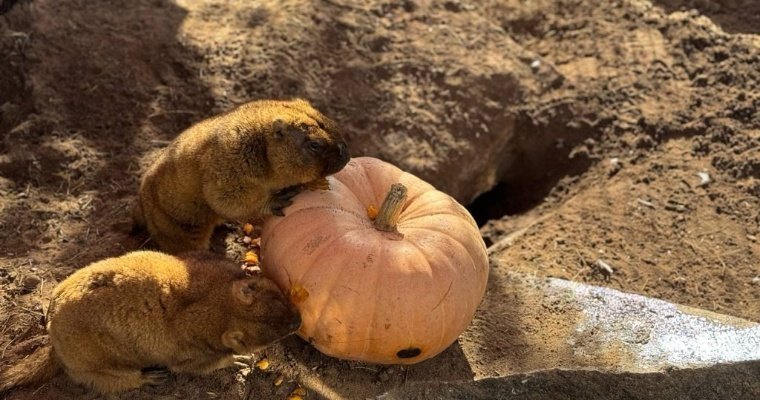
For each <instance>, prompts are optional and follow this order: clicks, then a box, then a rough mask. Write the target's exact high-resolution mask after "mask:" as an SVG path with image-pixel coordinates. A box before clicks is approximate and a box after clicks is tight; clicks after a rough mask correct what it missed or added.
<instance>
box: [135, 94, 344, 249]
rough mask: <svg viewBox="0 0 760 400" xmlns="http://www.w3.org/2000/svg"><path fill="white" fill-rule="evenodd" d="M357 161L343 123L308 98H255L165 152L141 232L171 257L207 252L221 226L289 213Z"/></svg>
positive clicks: (142, 211) (147, 183)
mask: <svg viewBox="0 0 760 400" xmlns="http://www.w3.org/2000/svg"><path fill="white" fill-rule="evenodd" d="M349 158H350V156H349V152H348V147H347V145H346V142H345V141H344V140H343V138H342V135H341V133H340V131H339V129H338V127H337V125H336V124H335V123H334V122H333V121H331V120H330V119H328V118H327V117H325V116H324V115H322V114H321V113H320V112H319V111H317V110H316V109H314V108H313V107H312V106H311V105H310V104H309V103H308V102H306V101H305V100H302V99H296V100H291V101H274V100H260V101H253V102H250V103H247V104H244V105H242V106H240V107H238V108H236V109H234V110H232V111H230V112H228V113H226V114H222V115H219V116H216V117H213V118H210V119H207V120H204V121H201V122H200V123H198V124H196V125H194V126H192V127H190V128H189V129H187V130H186V131H184V132H182V133H181V134H180V135H179V136H178V137H177V138H176V139H175V140H174V141H173V142H172V143H171V144H170V145H169V146H168V147H167V148H166V149H164V151H163V153H162V154H161V155H160V156H159V158H158V160H157V161H156V162H155V163H154V164H153V165H152V166H151V167H150V168H149V169H148V171H147V172H146V173H145V175H144V176H143V178H142V183H141V185H140V193H139V199H138V205H137V207H136V208H135V213H134V214H135V215H134V217H135V223H136V227H142V226H145V227H147V229H148V232H149V233H150V234H151V237H152V239H153V240H154V241H155V242H156V244H157V245H158V247H159V248H160V249H161V250H163V251H165V252H168V253H172V254H178V253H181V252H183V251H188V250H205V249H207V248H208V246H209V240H210V238H211V235H212V233H213V229H214V227H215V226H216V225H218V224H220V223H221V222H223V221H224V220H237V221H245V220H250V219H253V218H258V217H263V216H266V215H270V214H274V215H284V214H283V209H284V208H285V207H287V206H289V205H290V204H291V203H292V200H291V199H292V197H293V196H295V195H296V194H297V193H298V192H299V191H300V190H302V189H303V188H304V187H310V188H315V187H323V186H324V185H325V184H326V180H325V179H324V178H325V177H326V176H327V175H330V174H333V173H335V172H338V171H340V170H341V169H342V168H343V167H344V166H345V165H346V163H347V162H348V160H349ZM305 184H307V185H305Z"/></svg>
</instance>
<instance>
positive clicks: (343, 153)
mask: <svg viewBox="0 0 760 400" xmlns="http://www.w3.org/2000/svg"><path fill="white" fill-rule="evenodd" d="M338 155H339V156H340V159H341V160H348V159H349V158H350V157H349V156H348V146H346V143H344V142H341V143H338Z"/></svg>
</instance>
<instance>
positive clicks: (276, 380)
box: [274, 375, 285, 386]
mask: <svg viewBox="0 0 760 400" xmlns="http://www.w3.org/2000/svg"><path fill="white" fill-rule="evenodd" d="M284 381H285V377H284V376H282V375H280V376H278V377H277V378H276V379H275V380H274V385H275V386H280V385H282V382H284Z"/></svg>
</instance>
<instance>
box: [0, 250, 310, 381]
mask: <svg viewBox="0 0 760 400" xmlns="http://www.w3.org/2000/svg"><path fill="white" fill-rule="evenodd" d="M46 320H47V330H48V334H49V335H50V344H49V345H46V346H44V347H41V348H39V349H37V350H36V351H35V352H34V353H33V354H32V355H31V356H29V357H28V358H26V359H24V360H22V361H21V362H20V363H18V364H17V365H15V366H12V367H10V368H9V369H7V370H5V371H2V372H0V392H2V391H5V390H8V389H11V388H13V387H15V386H22V385H31V384H35V383H41V382H43V381H46V380H48V379H51V378H52V377H53V376H55V375H56V374H58V373H59V372H60V371H64V372H65V373H66V374H67V375H68V376H69V377H71V378H72V379H73V380H74V381H76V382H79V383H83V384H86V385H89V386H91V387H93V388H94V389H96V390H97V391H99V392H101V393H113V392H119V391H124V390H128V389H133V388H137V387H140V386H141V385H143V384H156V383H159V382H160V381H162V380H163V379H164V378H166V377H167V375H168V371H173V372H187V373H196V374H203V373H209V372H211V371H213V370H216V369H219V368H225V367H229V366H233V365H240V364H238V363H241V362H242V361H245V360H247V359H249V358H250V356H246V354H249V353H250V352H252V351H255V350H257V349H260V348H262V347H264V346H267V345H269V344H271V343H273V342H275V341H277V340H279V339H281V338H283V337H285V336H287V335H289V334H291V333H292V332H295V331H296V330H297V329H298V328H299V326H300V324H301V318H300V316H299V314H298V312H297V311H295V308H293V307H292V305H291V304H290V303H289V302H288V300H286V298H285V297H284V296H283V295H282V293H281V292H280V290H279V289H278V288H277V286H276V285H275V284H274V283H273V282H272V281H270V280H268V279H266V278H264V277H260V276H247V275H246V273H245V272H243V271H242V270H241V269H240V267H239V266H238V265H236V264H235V263H233V262H231V261H229V260H225V259H224V258H222V257H221V256H218V255H215V254H212V253H210V252H191V253H186V254H184V255H183V256H181V257H175V256H171V255H168V254H163V253H159V252H153V251H138V252H132V253H129V254H127V255H124V256H121V257H116V258H109V259H106V260H102V261H98V262H95V263H93V264H91V265H89V266H87V267H85V268H82V269H80V270H78V271H77V272H75V273H73V274H72V275H71V276H69V277H68V278H66V279H65V280H64V281H63V282H61V283H60V284H59V285H58V286H57V287H56V288H55V289H54V291H53V297H52V299H51V301H50V307H49V309H48V311H47V316H46Z"/></svg>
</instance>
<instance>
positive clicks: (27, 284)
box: [21, 275, 42, 291]
mask: <svg viewBox="0 0 760 400" xmlns="http://www.w3.org/2000/svg"><path fill="white" fill-rule="evenodd" d="M41 282H42V279H41V278H40V277H39V276H37V275H27V276H25V277H24V279H23V280H22V281H21V285H22V286H23V287H24V289H26V290H29V291H31V290H34V288H36V287H37V286H38V285H39V284H40V283H41Z"/></svg>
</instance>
